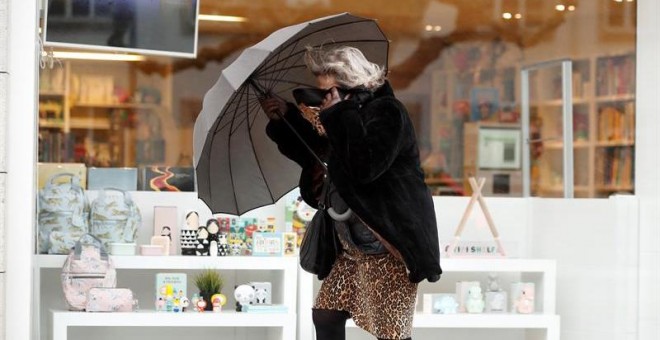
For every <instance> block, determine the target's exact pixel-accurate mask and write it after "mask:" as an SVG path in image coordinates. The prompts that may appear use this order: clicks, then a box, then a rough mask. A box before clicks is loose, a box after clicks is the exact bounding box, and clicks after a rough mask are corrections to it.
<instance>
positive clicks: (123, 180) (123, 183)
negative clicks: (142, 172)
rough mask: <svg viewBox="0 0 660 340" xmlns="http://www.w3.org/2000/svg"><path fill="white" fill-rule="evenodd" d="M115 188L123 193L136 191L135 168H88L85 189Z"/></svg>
mask: <svg viewBox="0 0 660 340" xmlns="http://www.w3.org/2000/svg"><path fill="white" fill-rule="evenodd" d="M105 188H115V189H121V190H124V191H136V190H137V168H89V169H88V170H87V189H89V190H101V189H105Z"/></svg>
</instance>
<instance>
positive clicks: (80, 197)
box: [37, 173, 89, 254]
mask: <svg viewBox="0 0 660 340" xmlns="http://www.w3.org/2000/svg"><path fill="white" fill-rule="evenodd" d="M64 177H69V178H70V180H69V181H66V182H62V181H61V180H60V179H61V178H64ZM37 211H38V217H37V221H38V225H39V240H38V242H39V244H38V247H39V253H42V254H43V253H50V254H68V253H69V250H70V249H71V247H73V245H74V244H75V242H76V241H77V240H78V239H79V238H80V236H82V235H83V234H84V233H86V232H88V231H89V202H88V200H87V197H86V196H85V191H84V190H83V188H82V187H81V186H80V178H79V177H78V176H76V175H74V174H71V173H60V174H55V175H53V176H51V177H50V178H49V179H48V181H47V182H46V185H45V186H44V188H43V189H41V190H40V191H39V197H38V199H37Z"/></svg>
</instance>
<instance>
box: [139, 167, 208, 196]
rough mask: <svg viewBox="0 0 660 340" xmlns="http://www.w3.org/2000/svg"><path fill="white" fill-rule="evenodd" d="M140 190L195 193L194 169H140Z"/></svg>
mask: <svg viewBox="0 0 660 340" xmlns="http://www.w3.org/2000/svg"><path fill="white" fill-rule="evenodd" d="M139 187H140V190H144V191H195V169H194V168H193V167H173V166H148V167H143V168H140V183H139Z"/></svg>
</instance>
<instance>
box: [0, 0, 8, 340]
mask: <svg viewBox="0 0 660 340" xmlns="http://www.w3.org/2000/svg"><path fill="white" fill-rule="evenodd" d="M7 9H8V8H7V1H5V0H0V46H7ZM7 71H8V69H7V50H6V49H5V48H2V49H0V340H4V339H5V337H4V335H5V315H4V306H5V296H4V293H5V289H4V286H5V236H4V231H5V219H4V212H5V181H6V180H7V167H6V164H5V144H6V143H5V142H4V141H5V136H6V133H7V125H6V121H7V83H8V82H9V75H8V74H7Z"/></svg>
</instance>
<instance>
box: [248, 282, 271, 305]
mask: <svg viewBox="0 0 660 340" xmlns="http://www.w3.org/2000/svg"><path fill="white" fill-rule="evenodd" d="M249 285H250V286H252V288H254V299H252V301H250V304H253V305H271V304H272V303H273V301H272V296H273V288H272V285H271V283H270V282H250V283H249Z"/></svg>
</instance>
